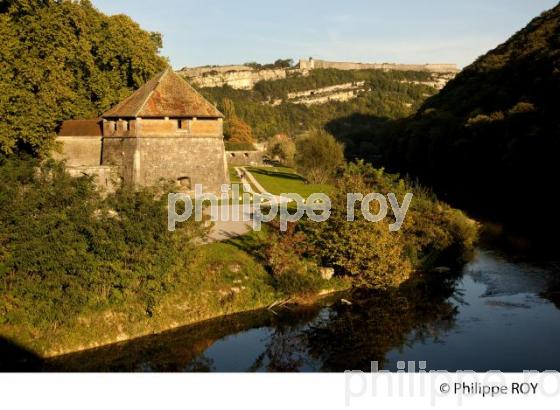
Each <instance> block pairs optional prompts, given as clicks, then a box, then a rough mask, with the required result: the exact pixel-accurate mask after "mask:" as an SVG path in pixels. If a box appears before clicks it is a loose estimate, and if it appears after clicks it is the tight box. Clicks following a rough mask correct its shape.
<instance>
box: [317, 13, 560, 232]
mask: <svg viewBox="0 0 560 410" xmlns="http://www.w3.org/2000/svg"><path fill="white" fill-rule="evenodd" d="M559 95H560V5H559V6H556V7H555V8H554V9H552V10H550V11H548V12H546V13H543V14H542V15H541V16H539V17H537V18H535V19H534V20H533V21H531V22H530V24H529V25H528V26H527V27H526V28H524V29H523V30H521V31H520V32H518V33H517V34H515V35H514V36H513V37H511V38H510V39H509V40H508V41H506V42H505V43H504V44H502V45H500V46H498V47H497V48H496V49H494V50H492V51H490V52H488V53H487V54H486V55H484V56H482V57H480V58H479V59H478V60H476V61H475V62H474V63H473V64H472V65H470V66H468V67H467V68H465V69H464V70H463V71H462V72H461V73H460V74H459V75H458V76H457V77H456V78H455V79H454V80H452V81H451V82H449V83H448V84H447V86H446V87H445V88H444V89H443V90H442V91H441V92H440V93H438V94H437V95H434V96H433V97H431V98H429V99H428V100H426V101H425V103H424V104H423V105H422V106H421V107H420V109H419V110H418V111H417V113H415V114H414V115H413V116H411V117H409V118H407V119H404V120H399V121H389V119H390V118H384V119H379V118H371V117H362V118H361V124H362V127H363V129H357V130H353V131H352V130H351V131H345V130H344V129H343V127H341V124H342V123H344V119H337V120H334V121H332V122H331V123H330V124H328V128H329V129H330V130H331V131H332V132H334V133H335V134H336V135H337V136H338V137H339V138H341V139H343V140H348V141H352V142H353V143H354V144H355V143H360V142H362V141H367V142H369V144H370V146H371V147H372V149H370V150H368V149H367V145H364V144H362V145H361V146H362V147H363V148H366V149H364V150H360V151H359V152H357V153H352V154H353V155H355V156H360V157H362V158H367V159H369V160H372V161H374V162H375V163H376V164H377V165H384V166H387V167H388V168H389V169H391V170H394V171H399V172H401V173H410V174H411V175H413V176H416V177H418V178H420V180H421V181H422V182H423V183H425V184H429V185H431V186H433V187H435V188H436V190H437V192H438V194H440V195H441V196H443V197H444V198H446V199H448V200H450V201H451V202H453V203H454V204H456V205H459V206H461V207H464V208H466V209H469V210H471V211H473V212H475V213H477V214H478V215H479V216H482V217H487V218H489V219H491V220H495V221H498V222H505V223H507V225H509V226H511V227H515V228H518V229H520V230H522V231H523V232H529V233H531V232H533V233H539V234H542V233H545V232H554V229H552V230H550V229H549V230H547V228H549V227H550V228H554V227H558V226H559V225H560V224H559V223H558V220H557V219H555V218H552V217H551V216H548V215H547V214H546V213H545V210H544V209H543V210H541V209H539V208H540V206H541V205H540V204H543V205H544V204H545V203H547V202H548V201H549V197H550V193H551V192H552V191H553V189H554V188H553V187H554V186H555V185H556V183H557V181H556V177H557V176H558V171H557V169H556V166H555V165H556V164H555V162H556V159H557V157H558V155H559V154H560V104H559V103H558V101H557V99H558V96H559ZM535 214H540V215H539V216H536V217H535V216H533V215H535ZM541 219H542V220H543V222H541V221H540V220H541ZM544 221H546V222H544Z"/></svg>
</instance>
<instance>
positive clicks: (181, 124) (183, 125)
mask: <svg viewBox="0 0 560 410" xmlns="http://www.w3.org/2000/svg"><path fill="white" fill-rule="evenodd" d="M188 127H189V122H188V120H177V128H178V129H180V130H182V131H188Z"/></svg>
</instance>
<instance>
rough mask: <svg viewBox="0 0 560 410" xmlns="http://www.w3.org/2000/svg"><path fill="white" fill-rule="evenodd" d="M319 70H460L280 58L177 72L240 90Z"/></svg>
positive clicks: (189, 78)
mask: <svg viewBox="0 0 560 410" xmlns="http://www.w3.org/2000/svg"><path fill="white" fill-rule="evenodd" d="M316 69H333V70H338V71H347V70H352V71H355V70H383V71H418V72H423V73H430V74H432V75H433V77H434V79H436V81H437V79H438V78H442V77H443V78H445V77H447V76H448V75H450V74H451V75H452V76H453V75H455V74H456V73H457V72H459V69H458V68H457V66H456V65H455V64H394V63H381V64H380V63H354V62H338V61H326V60H315V59H313V58H309V60H299V62H298V63H297V64H295V65H294V64H293V60H291V59H278V60H276V61H275V62H274V63H271V64H258V63H245V64H243V65H222V66H202V67H183V68H182V69H181V70H179V71H178V73H179V74H180V75H182V76H183V77H185V78H186V79H187V81H189V82H190V83H191V84H193V85H196V86H198V87H222V86H224V85H227V86H230V87H231V88H235V89H237V90H252V89H253V87H254V86H255V84H257V83H258V82H260V81H271V80H283V79H285V78H288V77H294V76H307V75H308V74H309V72H310V71H312V70H316Z"/></svg>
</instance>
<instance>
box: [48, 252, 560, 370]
mask: <svg viewBox="0 0 560 410" xmlns="http://www.w3.org/2000/svg"><path fill="white" fill-rule="evenodd" d="M555 278H558V272H557V271H556V270H555V268H554V265H552V266H548V267H546V266H545V267H543V266H540V267H535V266H533V265H529V264H522V263H514V262H510V261H507V260H506V259H504V258H502V257H500V256H499V255H496V254H494V253H492V252H486V251H479V252H478V254H477V257H476V258H475V260H474V261H473V262H472V263H470V264H469V265H467V266H466V267H465V269H464V270H463V271H462V272H460V273H459V274H457V275H455V276H454V277H449V276H448V277H446V278H443V277H441V276H440V277H433V276H432V277H431V279H428V278H425V280H416V281H414V282H410V283H408V284H407V285H406V286H404V287H402V288H401V289H399V290H397V291H392V292H375V293H354V294H353V295H351V296H350V295H336V296H333V297H331V298H327V299H325V300H323V301H321V302H320V303H319V304H317V305H314V306H308V307H292V308H289V309H283V310H280V311H276V312H270V311H267V310H262V311H255V312H249V313H243V314H238V315H232V316H229V317H226V318H221V319H216V320H211V321H207V322H204V323H200V324H197V325H194V326H189V327H185V328H182V329H177V330H175V331H171V332H167V333H165V334H161V335H157V336H151V337H146V338H142V339H137V340H134V341H131V342H128V343H122V344H119V345H113V346H109V347H105V348H100V349H96V350H92V351H88V352H84V353H80V354H74V355H68V356H64V357H61V358H58V359H56V360H52V361H50V362H49V363H47V364H46V365H45V369H47V370H70V371H196V372H199V371H221V372H224V371H249V372H252V371H267V372H294V371H336V372H338V371H344V370H348V369H353V370H364V371H369V370H370V366H371V362H372V361H377V362H378V363H379V365H380V367H381V368H385V369H389V370H396V363H397V361H399V360H412V361H416V362H418V361H427V362H428V369H447V370H459V369H460V370H479V371H484V370H489V369H500V370H504V371H519V370H523V369H536V370H544V369H560V358H559V357H558V355H557V354H556V349H557V346H558V345H560V320H559V319H560V311H559V310H558V309H557V308H556V307H555V306H554V304H552V303H551V302H549V301H548V300H547V299H545V298H544V297H542V295H545V296H546V295H547V294H550V293H551V292H552V293H553V289H555V288H554V286H555V285H554V283H555ZM551 289H552V291H551ZM341 297H345V298H351V300H352V304H351V305H348V304H345V303H341V301H340V299H341Z"/></svg>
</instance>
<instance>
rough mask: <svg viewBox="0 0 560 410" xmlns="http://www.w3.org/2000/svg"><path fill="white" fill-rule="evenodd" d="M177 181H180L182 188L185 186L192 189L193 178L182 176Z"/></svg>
mask: <svg viewBox="0 0 560 410" xmlns="http://www.w3.org/2000/svg"><path fill="white" fill-rule="evenodd" d="M177 181H178V182H179V185H180V186H181V188H184V189H186V190H190V189H191V179H190V177H180V178H178V179H177Z"/></svg>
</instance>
